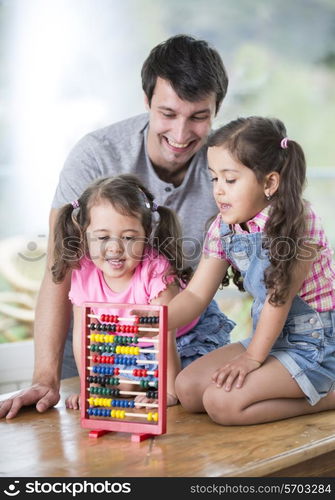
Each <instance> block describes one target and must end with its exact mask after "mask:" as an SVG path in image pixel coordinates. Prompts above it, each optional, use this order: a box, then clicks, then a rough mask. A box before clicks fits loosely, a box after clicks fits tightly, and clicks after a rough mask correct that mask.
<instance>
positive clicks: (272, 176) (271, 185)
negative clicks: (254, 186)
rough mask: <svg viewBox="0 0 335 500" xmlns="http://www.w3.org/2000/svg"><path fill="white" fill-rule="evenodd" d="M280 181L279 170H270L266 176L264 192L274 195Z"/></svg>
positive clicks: (266, 194) (267, 194)
mask: <svg viewBox="0 0 335 500" xmlns="http://www.w3.org/2000/svg"><path fill="white" fill-rule="evenodd" d="M279 183H280V175H279V173H278V172H270V173H269V174H268V175H266V176H265V181H264V194H265V196H270V197H272V196H273V195H274V194H275V193H276V192H277V190H278V187H279Z"/></svg>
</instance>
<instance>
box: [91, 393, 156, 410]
mask: <svg viewBox="0 0 335 500" xmlns="http://www.w3.org/2000/svg"><path fill="white" fill-rule="evenodd" d="M142 394H143V395H144V393H142ZM97 399H100V398H97ZM107 399H111V398H107ZM89 401H90V400H89V399H87V402H89ZM97 406H99V405H97ZM100 406H103V405H100ZM137 406H138V407H139V406H146V407H148V408H158V406H159V405H158V404H157V403H138V402H136V401H135V407H137Z"/></svg>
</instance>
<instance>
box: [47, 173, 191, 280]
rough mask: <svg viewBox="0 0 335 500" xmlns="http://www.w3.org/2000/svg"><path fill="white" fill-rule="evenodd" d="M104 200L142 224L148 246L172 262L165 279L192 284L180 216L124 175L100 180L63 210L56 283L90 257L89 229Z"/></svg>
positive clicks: (57, 239)
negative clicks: (156, 203) (94, 209)
mask: <svg viewBox="0 0 335 500" xmlns="http://www.w3.org/2000/svg"><path fill="white" fill-rule="evenodd" d="M104 201H108V202H110V203H111V204H112V205H113V207H114V208H115V210H117V211H118V212H119V213H120V214H123V215H128V216H134V217H137V218H138V219H139V220H140V221H141V224H142V226H143V229H144V232H145V238H146V241H147V244H148V245H149V246H150V247H152V248H154V249H156V250H157V252H158V253H159V254H161V255H164V256H165V257H166V258H167V259H168V261H169V262H170V270H169V271H168V272H167V274H166V276H165V279H166V278H167V276H169V275H173V276H174V277H175V282H176V284H180V281H181V282H183V283H187V282H188V281H189V279H190V277H191V273H192V270H191V268H181V266H180V263H182V262H183V255H182V243H181V242H182V237H181V235H182V231H181V226H180V223H179V221H178V218H177V216H176V214H175V213H174V212H173V211H172V210H170V209H169V208H167V207H164V206H158V207H156V206H154V197H153V195H152V193H150V191H149V190H148V189H147V188H146V187H145V186H144V185H143V184H142V183H141V182H140V181H139V179H138V178H137V177H135V176H134V175H130V174H124V175H118V176H116V177H106V178H101V179H98V180H96V181H95V182H93V183H92V184H90V185H89V186H88V188H87V189H86V190H85V191H84V192H83V194H82V195H81V196H80V198H79V199H78V208H74V207H73V205H72V203H68V204H66V205H64V206H63V207H62V208H61V209H60V211H59V213H58V217H57V220H56V225H55V230H54V242H55V244H54V263H53V266H52V268H51V271H52V277H53V281H54V282H55V283H60V282H61V281H63V280H64V278H65V275H66V273H67V271H69V270H70V269H79V268H80V260H81V259H82V258H83V257H84V256H89V251H88V244H87V238H86V230H87V227H88V226H89V224H90V211H91V208H92V207H93V206H94V205H97V204H99V203H101V202H104ZM155 212H157V213H158V217H157V219H158V220H156V217H155V216H154V213H155Z"/></svg>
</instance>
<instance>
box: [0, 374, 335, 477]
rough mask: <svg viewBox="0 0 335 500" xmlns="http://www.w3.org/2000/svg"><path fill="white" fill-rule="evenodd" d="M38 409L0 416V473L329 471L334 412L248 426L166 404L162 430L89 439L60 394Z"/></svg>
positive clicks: (334, 450)
mask: <svg viewBox="0 0 335 500" xmlns="http://www.w3.org/2000/svg"><path fill="white" fill-rule="evenodd" d="M77 387H78V380H77V379H67V380H64V381H63V392H62V401H61V402H60V403H59V404H58V405H57V407H56V408H54V409H51V410H49V411H48V412H46V413H44V414H37V413H36V411H35V410H34V409H31V408H28V409H26V410H25V411H23V412H22V413H21V414H20V416H19V417H17V418H16V419H13V420H10V421H4V420H2V421H0V422H1V423H0V442H1V454H0V475H1V476H16V477H20V476H21V477H22V476H28V477H32V476H42V477H47V476H56V477H69V476H77V477H87V476H88V477H89V476H91V477H97V476H108V477H148V476H153V477H229V476H230V477H234V476H240V477H241V476H242V477H251V476H255V477H260V476H273V477H274V476H286V477H289V476H291V477H294V476H300V477H302V476H313V477H318V476H328V477H334V475H335V466H334V464H335V411H331V412H324V413H319V414H316V415H310V416H305V417H298V418H292V419H287V420H283V421H281V422H276V423H271V424H262V425H254V426H248V427H243V426H239V427H222V426H218V425H216V424H214V423H212V422H211V421H210V420H209V418H208V417H207V416H206V415H192V414H188V413H186V412H185V411H184V410H183V409H182V408H181V406H180V405H179V406H175V407H172V408H169V409H168V432H167V434H165V435H162V436H159V437H155V438H152V439H149V440H147V441H143V442H141V443H134V442H132V441H131V440H130V436H129V434H125V433H109V434H106V435H105V436H103V437H101V438H99V439H92V438H89V437H88V431H87V430H85V429H82V428H81V426H80V416H79V412H77V411H73V410H66V409H65V407H64V399H65V397H66V395H67V394H69V393H70V392H73V391H74V390H76V388H77Z"/></svg>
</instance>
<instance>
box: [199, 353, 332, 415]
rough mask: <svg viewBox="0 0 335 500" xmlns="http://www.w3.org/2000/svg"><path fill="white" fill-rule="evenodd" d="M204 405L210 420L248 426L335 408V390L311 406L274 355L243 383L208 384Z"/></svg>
mask: <svg viewBox="0 0 335 500" xmlns="http://www.w3.org/2000/svg"><path fill="white" fill-rule="evenodd" d="M203 405H204V408H205V410H206V412H207V413H208V415H209V416H210V417H211V419H212V420H213V421H214V422H216V423H218V424H222V425H249V424H259V423H263V422H271V421H275V420H281V419H285V418H289V417H295V416H298V415H305V414H310V413H317V412H320V411H324V410H330V409H334V408H335V392H333V393H330V394H329V395H328V396H327V397H325V398H322V399H321V400H320V401H319V403H317V404H316V405H314V406H311V405H310V404H309V403H308V401H307V400H306V399H305V397H304V394H303V392H302V391H301V389H300V387H299V386H298V384H297V383H296V382H295V380H294V379H293V378H292V376H291V375H290V373H289V372H288V371H287V370H286V368H285V367H284V366H283V365H282V364H281V363H280V362H279V361H278V360H277V359H276V358H274V357H272V356H270V357H269V358H268V359H267V360H266V362H265V363H264V364H263V365H262V366H261V367H260V368H259V369H258V370H255V371H254V372H251V373H249V374H248V376H247V377H246V379H245V381H244V384H243V386H242V387H241V388H240V389H236V388H235V387H234V386H233V387H232V389H231V390H230V391H229V392H227V391H226V390H225V389H224V387H221V388H218V387H216V385H215V384H213V383H211V384H208V385H207V387H206V389H205V391H204V395H203Z"/></svg>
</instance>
